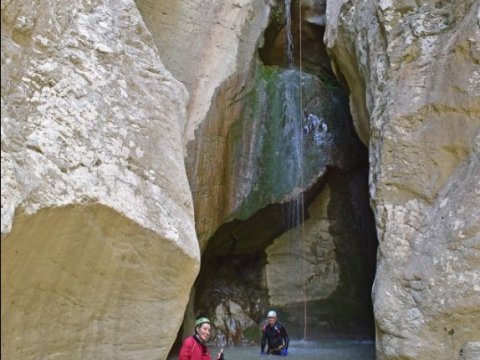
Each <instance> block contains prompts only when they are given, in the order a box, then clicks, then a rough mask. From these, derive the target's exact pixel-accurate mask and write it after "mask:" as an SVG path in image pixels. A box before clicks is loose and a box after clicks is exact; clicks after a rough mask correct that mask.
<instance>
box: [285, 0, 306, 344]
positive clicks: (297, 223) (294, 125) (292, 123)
mask: <svg viewBox="0 0 480 360" xmlns="http://www.w3.org/2000/svg"><path fill="white" fill-rule="evenodd" d="M299 9H300V3H299ZM300 19H301V16H300ZM300 30H301V29H300ZM300 33H301V31H300ZM285 37H286V41H285V57H286V60H287V64H286V65H287V69H291V68H292V66H293V35H292V11H291V0H285ZM300 42H301V39H300ZM299 47H300V48H301V43H300V46H299ZM299 62H300V72H299V77H298V84H294V83H293V84H292V83H290V82H286V89H285V97H286V99H285V105H286V106H285V107H286V109H285V110H286V114H285V115H286V119H287V123H286V127H291V129H290V130H291V133H293V135H294V137H293V141H292V145H293V149H292V150H293V151H292V152H293V159H295V161H296V164H295V166H294V168H295V170H296V173H297V174H298V176H299V177H300V178H299V179H296V181H295V183H296V184H298V186H299V189H300V190H299V193H298V195H296V194H294V196H295V199H294V201H292V204H291V205H290V206H289V210H288V212H289V214H288V220H287V221H288V222H289V224H288V225H289V227H292V229H293V231H292V232H291V234H292V241H294V242H298V241H300V245H301V256H302V261H301V264H300V266H301V268H300V274H301V281H302V282H303V284H302V285H303V289H302V292H303V303H304V312H303V318H304V319H303V320H304V329H303V340H304V341H306V340H307V293H306V285H307V284H306V274H305V269H304V268H305V266H304V263H305V256H306V252H305V243H304V242H305V241H304V236H303V235H304V220H305V214H304V211H305V208H304V205H305V204H304V196H303V191H304V188H305V184H304V182H305V181H304V169H303V130H304V129H303V126H302V119H303V104H302V71H301V49H300V59H299ZM287 71H288V70H287ZM296 86H298V89H296ZM295 90H298V104H294V100H293V99H294V98H295V97H294V96H293V92H295ZM287 131H288V130H287Z"/></svg>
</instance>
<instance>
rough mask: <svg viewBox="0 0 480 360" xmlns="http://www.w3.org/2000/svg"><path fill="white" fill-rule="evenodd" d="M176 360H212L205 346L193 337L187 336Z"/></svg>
mask: <svg viewBox="0 0 480 360" xmlns="http://www.w3.org/2000/svg"><path fill="white" fill-rule="evenodd" d="M178 360H212V358H211V357H210V353H209V352H208V349H207V347H206V346H205V345H203V344H202V343H200V342H199V341H198V340H197V339H196V338H195V337H194V336H189V337H188V338H186V339H185V340H184V341H183V345H182V348H181V349H180V354H179V355H178Z"/></svg>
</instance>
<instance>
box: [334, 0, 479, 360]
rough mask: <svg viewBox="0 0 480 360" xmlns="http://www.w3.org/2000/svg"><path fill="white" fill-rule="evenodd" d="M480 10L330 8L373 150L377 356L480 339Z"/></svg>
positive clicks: (339, 63) (451, 347) (341, 67)
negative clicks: (479, 251) (479, 316)
mask: <svg viewBox="0 0 480 360" xmlns="http://www.w3.org/2000/svg"><path fill="white" fill-rule="evenodd" d="M479 6H480V5H479V3H478V2H476V1H468V0H466V1H458V2H455V4H453V3H449V2H434V1H427V2H422V4H421V5H420V6H418V5H416V4H414V3H412V2H409V1H370V2H358V1H344V2H335V1H329V2H328V4H327V32H326V43H327V45H328V48H329V51H330V53H331V55H332V58H333V62H334V64H335V68H336V70H337V73H338V74H339V76H341V77H343V78H344V79H345V80H346V83H347V84H348V86H349V88H350V92H351V107H352V113H353V115H354V121H355V125H356V128H357V131H358V132H359V135H360V136H361V138H362V139H363V140H364V142H365V143H368V144H369V149H370V179H371V183H370V194H371V197H372V205H373V208H374V212H375V216H376V221H377V230H378V236H379V252H378V256H379V257H378V266H377V277H376V280H375V284H374V291H373V297H374V307H375V319H376V324H377V358H379V359H397V358H400V357H401V358H408V359H427V358H432V359H439V360H450V359H456V358H458V356H459V353H460V349H461V347H462V346H463V344H464V343H465V342H467V341H471V340H472V339H475V340H478V338H479V334H480V321H479V320H478V312H479V311H480V271H479V269H480V255H479V253H478V249H479V241H480V229H479V227H478V219H479V218H480V206H479V204H480V184H479V182H478V179H479V176H480V159H479V154H480V122H479V118H480V77H479V66H478V64H479V61H480V55H479V51H478V48H479V44H480V29H479V27H478V14H479Z"/></svg>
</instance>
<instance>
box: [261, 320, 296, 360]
mask: <svg viewBox="0 0 480 360" xmlns="http://www.w3.org/2000/svg"><path fill="white" fill-rule="evenodd" d="M288 341H289V339H288V334H287V331H286V330H285V328H284V327H283V325H282V324H280V323H279V322H277V323H275V324H274V325H270V324H267V325H265V327H264V328H263V335H262V344H261V348H260V352H262V353H263V352H264V351H265V345H266V344H268V353H269V354H272V355H282V349H288Z"/></svg>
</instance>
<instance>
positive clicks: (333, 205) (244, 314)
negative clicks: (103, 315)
mask: <svg viewBox="0 0 480 360" xmlns="http://www.w3.org/2000/svg"><path fill="white" fill-rule="evenodd" d="M286 3H288V2H285V3H284V2H278V4H277V5H276V6H275V7H274V8H273V9H272V12H271V16H270V24H269V26H268V28H267V29H266V31H265V34H264V44H263V46H262V47H261V48H260V49H259V50H258V59H259V61H260V63H261V66H262V67H263V68H264V69H267V71H265V72H266V73H268V76H269V81H270V79H271V78H272V76H271V74H272V73H278V74H279V76H278V79H280V78H282V76H284V74H287V75H285V76H284V77H283V78H282V79H285V78H286V79H287V80H285V81H286V84H287V85H285V86H284V88H282V89H283V90H282V91H284V92H285V93H288V90H289V89H288V81H290V80H288V79H295V77H297V78H298V79H300V80H299V82H300V83H301V84H302V86H300V87H299V88H298V89H297V90H298V91H299V92H300V95H298V94H297V97H296V99H298V98H300V99H302V97H303V99H304V102H305V103H304V104H300V107H299V108H295V111H294V113H295V112H298V113H300V114H301V115H300V116H299V117H301V118H302V119H300V120H299V122H300V133H301V134H302V136H301V139H300V141H301V142H302V144H301V145H300V147H301V150H300V151H299V153H300V157H301V158H302V161H301V166H302V167H310V169H309V170H305V171H303V169H302V170H301V172H302V175H301V181H300V185H301V186H298V185H299V183H298V182H295V181H296V180H293V183H289V184H290V185H292V184H293V185H292V186H290V195H288V196H283V197H281V199H279V198H277V199H276V200H275V201H272V202H270V203H268V204H266V205H265V206H262V207H259V208H258V209H257V210H255V211H253V212H251V213H250V214H248V216H245V212H237V214H236V215H237V216H235V214H234V215H233V216H230V218H229V220H228V221H226V222H224V223H223V224H222V225H221V226H220V227H219V228H218V229H217V230H216V232H215V233H214V234H213V236H211V237H210V238H209V239H208V241H207V246H206V248H205V249H204V251H203V254H202V262H201V269H200V273H199V275H198V277H197V280H196V282H195V284H194V291H193V292H192V296H191V299H190V311H191V312H193V313H195V314H197V315H198V314H206V315H208V316H210V317H211V318H213V319H214V324H215V331H214V337H216V339H217V340H218V339H221V341H223V342H225V344H221V345H227V346H228V345H246V344H258V343H259V340H260V337H261V330H260V329H261V324H262V322H263V321H264V320H265V317H266V313H267V311H268V310H269V309H275V310H276V311H277V313H279V317H280V318H279V320H280V321H281V322H282V323H283V324H285V326H286V327H287V328H288V331H289V335H290V337H291V338H293V339H303V340H312V339H314V340H315V339H357V340H358V339H362V340H364V339H365V340H373V339H374V337H375V328H374V317H373V309H372V302H371V287H372V284H373V280H374V276H375V268H376V251H377V243H378V240H377V235H376V229H375V222H374V216H373V212H372V211H371V208H370V204H369V193H368V170H369V163H368V149H367V147H366V146H365V145H364V144H363V143H362V142H361V141H360V139H359V138H358V135H357V133H356V131H355V128H354V125H353V122H352V117H351V114H350V110H349V101H348V89H347V88H345V86H344V85H343V83H342V84H340V83H339V82H338V81H337V78H336V76H335V74H334V72H333V70H332V67H331V63H330V59H329V57H328V54H327V51H326V49H325V46H324V44H323V35H324V32H325V11H326V8H325V6H326V5H325V3H324V2H322V1H317V2H312V4H313V5H312V4H310V5H308V4H307V5H305V4H303V5H301V6H299V3H298V2H293V4H292V7H291V10H292V11H291V33H292V34H291V35H292V44H291V47H292V48H293V52H292V58H291V59H290V60H289V59H288V56H287V55H286V51H285V48H286V47H287V44H286V39H288V36H286V33H285V32H286V31H287V30H286V29H285V27H286V21H285V18H284V15H285V4H286ZM295 49H302V51H295ZM292 74H293V75H292ZM309 79H315V80H314V81H313V80H309ZM317 80H318V82H317ZM293 81H296V80H293ZM318 83H320V84H321V86H320V88H318V86H317V85H316V84H318ZM303 84H310V85H309V86H311V87H313V88H315V89H314V90H308V89H307V90H305V88H302V87H303ZM285 88H286V90H285ZM322 92H323V95H321V96H319V95H318V94H319V93H322ZM282 96H283V95H282ZM259 97H260V98H262V96H259ZM265 97H267V98H268V97H271V94H270V93H269V94H268V96H263V98H265ZM280 102H281V101H280ZM267 108H268V106H267ZM268 109H270V108H268ZM265 112H266V111H263V113H265ZM293 117H297V116H296V115H293ZM286 118H287V120H288V115H287V116H286ZM311 119H313V122H311ZM270 120H271V119H270ZM283 120H284V124H287V125H288V121H285V119H283ZM322 124H324V125H323V126H324V127H325V129H328V131H327V133H328V134H327V135H328V136H327V137H326V138H321V139H320V137H319V136H316V135H318V133H316V134H313V132H312V133H310V132H309V131H310V130H311V128H312V126H317V127H319V128H321V125H322ZM287 125H283V126H287ZM266 128H267V129H268V126H266ZM325 129H324V130H325ZM319 131H320V130H319ZM292 137H293V138H294V137H295V136H292ZM318 139H320V140H321V141H322V144H321V145H319V146H315V145H318V144H316V142H317V140H318ZM325 139H327V140H328V139H330V140H328V141H326V140H325ZM325 143H328V146H327V145H325ZM279 146H281V147H284V148H286V149H289V145H288V144H280V145H279ZM233 147H234V146H232V148H233ZM293 148H295V147H292V149H293ZM269 151H271V152H275V153H280V154H286V153H287V152H288V151H286V152H285V153H282V150H279V149H278V148H276V150H275V151H273V150H271V149H270V150H269ZM315 151H317V152H322V151H324V152H325V154H327V155H325V156H323V158H324V160H322V161H319V160H318V154H317V155H315V154H312V153H313V152H315ZM291 152H295V151H291ZM272 158H273V159H275V157H274V156H271V157H268V156H265V157H264V159H263V163H264V164H265V163H268V160H271V159H272ZM307 158H315V161H310V160H308V159H307ZM290 160H292V159H286V160H285V163H289V162H290V163H291V162H292V161H290ZM293 162H295V159H294V160H293ZM259 163H262V161H260V162H259ZM316 166H317V168H315V167H316ZM280 167H281V168H282V171H279V173H282V174H276V175H275V176H277V177H282V176H284V177H288V176H286V175H285V174H284V173H287V172H289V171H292V169H294V170H298V166H297V167H296V166H293V165H291V164H290V165H284V166H283V167H282V166H280ZM265 168H268V166H267V165H266V166H265ZM259 178H261V176H259ZM296 179H297V178H296ZM282 181H285V182H287V183H288V181H287V180H279V182H282ZM275 186H276V185H275ZM259 188H260V189H261V190H259V192H257V193H254V194H253V195H252V196H253V197H262V196H263V194H262V193H261V191H262V189H263V190H264V189H265V188H266V186H265V185H264V186H259ZM299 188H300V191H299V190H298V189H299ZM246 207H247V208H248V209H251V208H253V206H251V205H249V206H246ZM182 332H183V329H181V330H180V333H179V338H178V339H177V346H178V345H179V340H180V338H181V336H180V335H181V334H182ZM174 348H175V347H174Z"/></svg>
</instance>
